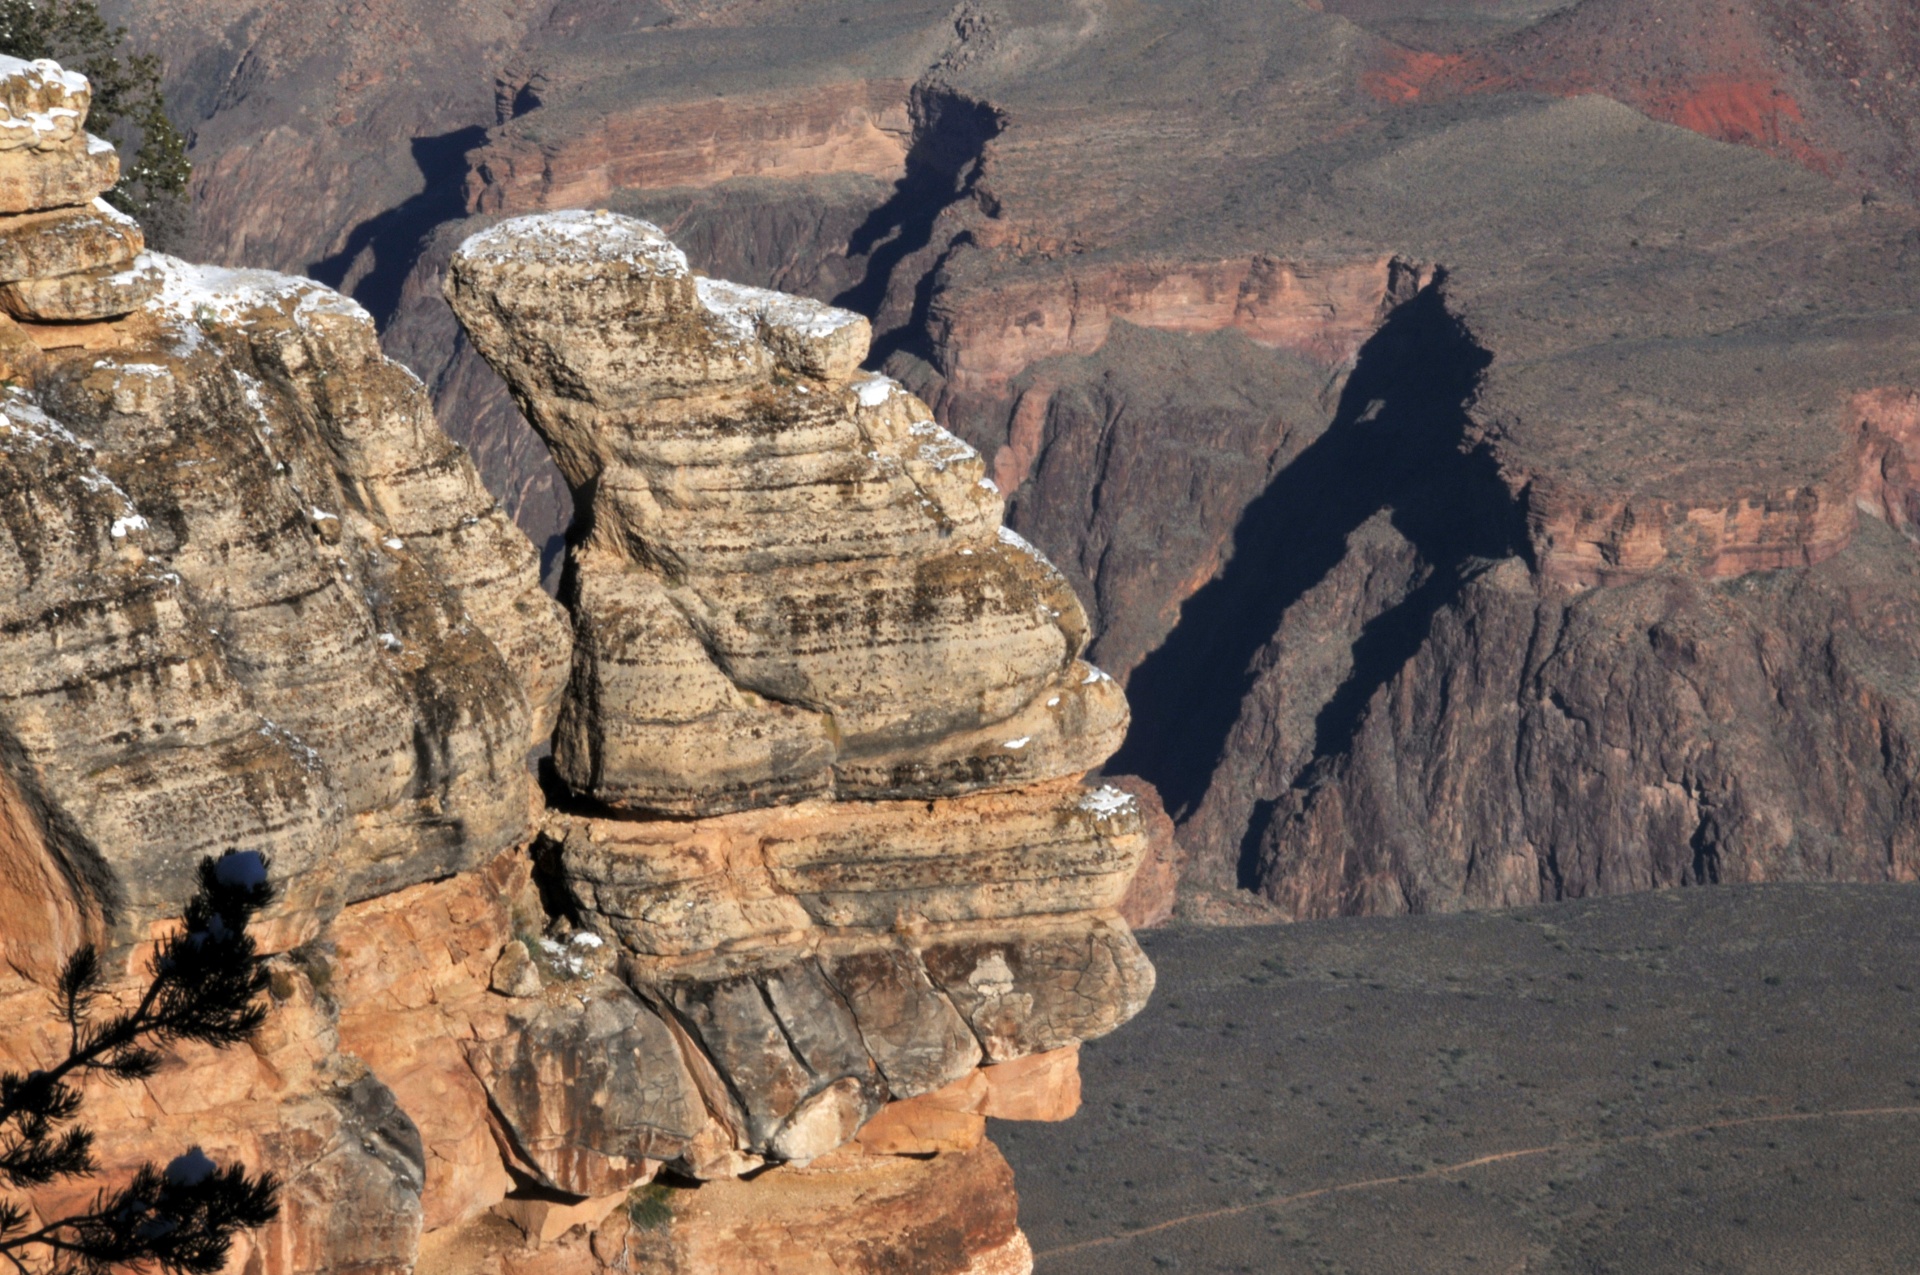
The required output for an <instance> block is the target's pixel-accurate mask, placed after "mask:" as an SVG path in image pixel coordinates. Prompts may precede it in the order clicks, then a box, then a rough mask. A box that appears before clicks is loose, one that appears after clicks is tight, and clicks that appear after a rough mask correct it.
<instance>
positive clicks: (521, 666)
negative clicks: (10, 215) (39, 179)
mask: <svg viewBox="0 0 1920 1275" xmlns="http://www.w3.org/2000/svg"><path fill="white" fill-rule="evenodd" d="M151 260H152V261H153V263H154V264H153V266H152V271H153V272H154V273H156V274H158V275H159V276H161V277H162V278H163V279H164V281H165V283H166V291H165V292H163V293H162V294H161V295H160V296H159V297H157V298H156V299H155V300H154V301H153V302H151V303H150V304H149V306H148V308H147V309H146V310H144V311H142V312H141V313H139V314H136V315H135V316H132V317H130V318H127V319H124V320H120V321H119V322H118V323H116V324H106V325H95V326H93V327H91V328H87V329H84V330H76V332H75V334H68V333H67V332H66V331H65V330H56V331H55V333H54V335H55V336H56V337H57V338H58V339H50V340H48V342H47V343H48V344H49V345H50V346H51V347H52V348H49V349H47V350H46V351H44V352H43V353H42V355H41V358H40V360H39V365H38V370H37V371H36V373H35V376H36V382H37V384H38V385H39V386H40V387H41V388H40V390H39V392H38V395H37V397H36V396H32V395H25V394H22V393H21V392H20V391H15V392H14V393H13V395H12V397H10V398H9V399H8V400H7V401H6V402H5V403H4V404H0V410H3V411H4V413H5V415H6V418H7V424H6V425H5V426H4V427H0V434H3V435H4V446H0V510H3V511H4V512H0V522H4V526H5V534H3V535H0V578H5V579H7V580H9V581H11V582H14V583H13V586H12V587H11V588H10V589H9V590H8V591H7V593H6V594H5V597H6V603H5V604H0V610H4V611H5V612H6V618H7V622H8V628H7V630H6V632H7V633H8V634H10V635H11V636H10V637H9V638H8V639H7V641H8V642H9V643H10V650H9V653H8V658H7V659H6V661H5V664H4V667H5V668H6V669H7V670H9V672H8V674H7V675H6V676H5V677H3V678H0V735H3V736H4V737H5V738H6V739H8V740H10V741H11V744H10V747H12V748H15V749H17V750H18V753H17V756H18V759H19V761H18V766H20V767H25V768H29V769H28V770H19V769H16V767H15V764H14V763H13V762H11V761H10V762H9V769H10V770H15V773H16V774H25V773H31V774H32V776H33V778H32V786H33V788H34V791H35V792H36V793H37V794H38V795H37V797H36V802H37V803H38V805H39V808H40V809H41V810H42V811H43V812H44V813H43V814H42V815H41V816H40V817H41V822H42V831H43V833H44V834H45V835H47V836H48V837H49V838H50V841H51V844H52V845H53V848H54V850H55V852H56V853H57V854H59V855H63V856H66V857H67V859H68V861H70V862H73V863H76V864H83V865H86V867H85V869H84V873H83V875H85V874H91V876H89V877H88V879H90V880H97V881H99V882H101V883H103V884H102V885H101V886H100V888H99V889H97V890H96V891H95V894H96V896H97V897H94V898H92V899H90V900H88V901H87V902H88V906H90V907H92V908H95V909H97V910H98V911H99V912H101V913H102V914H104V915H107V916H109V917H111V919H113V920H114V922H115V923H116V925H117V926H119V927H133V926H135V925H136V923H143V918H146V917H150V916H153V915H156V914H160V913H162V912H163V911H164V910H165V909H168V908H170V907H172V906H177V901H178V899H179V898H181V897H183V895H184V894H185V893H186V890H185V881H184V876H183V874H184V873H185V872H186V871H187V870H188V869H189V868H190V866H191V864H192V862H193V861H194V859H195V858H196V857H197V856H198V855H199V854H201V853H206V852H209V851H215V850H218V849H220V848H222V847H224V846H226V845H232V844H248V845H254V846H257V847H259V848H262V849H265V850H267V851H269V852H271V853H272V854H273V855H274V857H275V864H276V872H277V873H278V874H280V875H281V878H282V881H283V884H284V885H285V887H286V899H287V912H288V915H295V914H298V915H304V916H305V917H307V918H308V920H307V922H306V924H308V925H309V926H311V925H312V924H313V923H314V922H315V921H316V920H317V918H318V917H319V916H320V915H323V914H324V913H325V912H326V911H327V910H329V909H331V908H334V907H337V906H338V905H339V903H341V902H342V901H344V900H346V899H351V898H356V897H364V896H366V895H370V894H376V893H380V892H382V891H384V890H388V889H393V888H397V887H400V886H404V885H406V884H409V883H410V882H411V881H415V880H419V879H422V878H423V877H428V876H436V875H442V874H444V873H445V872H447V871H449V870H453V869H455V868H457V867H461V866H466V865H468V864H472V863H475V862H484V861H485V860H486V859H487V858H490V857H491V856H492V855H493V854H495V853H497V852H498V851H499V850H501V849H503V848H505V847H507V846H509V845H512V844H514V843H515V842H516V841H517V840H519V839H520V838H522V837H523V836H524V835H525V832H526V829H527V826H528V825H527V819H528V814H527V793H528V790H529V788H528V780H527V778H526V775H525V770H524V765H523V760H522V759H523V757H524V754H525V751H526V749H527V748H528V747H529V746H530V744H531V742H532V739H533V738H534V735H533V731H535V730H538V729H542V728H543V719H545V720H551V718H550V716H548V715H549V714H550V713H551V711H552V707H553V696H554V694H555V692H556V691H557V690H558V689H559V682H558V677H557V675H558V673H559V671H560V669H561V668H562V667H564V663H565V658H566V653H567V650H566V649H567V633H566V628H565V625H564V621H563V619H562V617H561V616H560V615H559V614H558V612H557V610H556V609H555V608H554V606H553V604H552V603H551V602H550V601H548V600H547V599H546V598H545V597H544V596H543V595H541V594H540V593H539V590H538V585H537V582H536V580H535V572H536V563H535V558H534V554H533V551H532V548H531V546H530V545H528V544H527V543H526V542H525V540H524V538H523V537H521V536H519V534H518V533H517V532H516V531H515V530H514V529H513V528H511V527H510V526H509V525H508V524H507V523H506V521H505V519H504V517H503V516H502V515H501V514H500V513H499V512H498V509H497V507H496V506H494V505H493V502H492V500H491V498H490V497H488V496H487V494H486V492H485V491H484V489H482V488H481V486H480V484H479V481H478V478H477V476H476V475H475V474H474V472H473V470H472V467H471V464H470V463H469V462H468V461H467V460H466V458H465V457H464V456H463V455H462V454H461V453H459V452H458V451H457V450H456V449H455V448H453V446H452V444H451V443H449V442H448V441H447V439H446V438H445V436H444V435H443V434H441V433H440V432H439V430H438V428H437V427H436V426H435V425H434V422H433V419H432V415H431V409H430V407H429V406H428V404H427V402H426V398H425V393H424V390H423V388H422V387H421V386H420V385H419V383H418V382H417V381H416V380H414V379H413V378H412V377H410V376H409V375H407V374H406V373H405V372H404V371H402V370H401V369H399V368H398V367H397V366H395V365H393V364H391V363H388V362H387V361H386V360H385V359H384V358H383V357H381V355H380V353H379V348H378V344H377V340H376V337H375V334H374V331H373V327H372V324H371V321H370V320H369V319H368V318H367V316H366V314H365V312H364V311H361V310H360V309H359V308H358V307H357V306H354V305H352V303H350V302H347V301H345V300H344V299H342V298H340V297H338V296H336V295H335V294H333V293H331V292H328V291H327V290H325V289H322V288H320V287H319V286H318V285H315V284H311V283H308V282H305V281H298V280H291V279H287V278H285V277H284V276H276V275H267V274H263V273H262V274H248V273H245V272H223V271H208V270H200V269H197V268H193V267H187V266H185V265H183V264H182V263H178V262H172V261H171V260H170V259H166V258H152V259H151ZM69 277H71V276H69ZM34 331H35V333H36V335H44V334H42V333H41V332H40V330H39V329H35V330H34ZM88 332H91V333H92V334H93V337H89V336H88V335H86V334H87V333H88ZM94 337H97V338H98V339H94ZM67 342H72V343H71V344H68V343H67ZM482 626H484V629H483V627H482ZM489 631H490V632H491V633H492V634H498V635H499V638H500V641H499V642H498V643H496V642H495V641H494V640H493V638H492V637H491V636H490V633H489ZM509 660H511V663H509ZM543 670H544V671H543ZM83 687H84V688H87V689H86V691H85V692H84V693H77V688H83ZM131 723H138V726H137V727H131V726H130V725H129V724H131ZM120 932H121V933H126V932H128V928H122V929H121V930H120Z"/></svg>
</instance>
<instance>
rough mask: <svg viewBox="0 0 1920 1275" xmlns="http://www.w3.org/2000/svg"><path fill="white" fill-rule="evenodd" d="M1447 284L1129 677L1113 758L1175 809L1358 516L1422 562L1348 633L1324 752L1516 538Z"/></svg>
mask: <svg viewBox="0 0 1920 1275" xmlns="http://www.w3.org/2000/svg"><path fill="white" fill-rule="evenodd" d="M1443 286H1444V277H1443V278H1441V279H1436V281H1435V282H1434V283H1433V284H1431V285H1429V286H1428V287H1427V288H1426V289H1424V290H1423V291H1422V292H1420V293H1419V294H1418V295H1417V296H1415V297H1414V298H1413V299H1411V300H1409V301H1407V302H1406V303H1405V304H1403V305H1402V306H1400V307H1399V308H1398V309H1397V310H1395V311H1394V312H1393V314H1392V315H1391V316H1389V318H1388V319H1387V321H1386V322H1385V323H1384V324H1383V325H1382V326H1381V328H1380V330H1379V331H1378V332H1376V333H1375V334H1374V335H1373V337H1372V338H1371V339H1370V340H1369V341H1368V342H1367V343H1366V345H1365V346H1363V347H1362V348H1361V350H1360V353H1359V356H1358V359H1357V361H1356V363H1355V366H1354V370H1353V374H1352V376H1351V377H1349V378H1348V380H1347V384H1346V386H1345V388H1344V389H1343V391H1342V392H1341V396H1340V402H1339V405H1338V408H1337V410H1336V411H1335V414H1334V419H1333V423H1332V424H1331V425H1329V426H1328V427H1327V430H1326V432H1325V433H1324V434H1322V435H1321V436H1320V437H1319V438H1318V439H1317V440H1315V441H1314V443H1313V444H1312V445H1310V446H1309V447H1308V448H1307V449H1306V450H1305V451H1303V452H1302V453H1301V454H1300V455H1299V456H1298V457H1297V458H1296V459H1295V460H1294V461H1293V462H1292V463H1291V464H1290V465H1288V466H1287V467H1286V468H1285V469H1283V470H1282V471H1281V472H1280V473H1279V474H1277V475H1276V476H1275V477H1274V479H1273V481H1272V482H1271V483H1270V484H1268V486H1267V489H1266V490H1265V491H1264V492H1262V493H1261V494H1260V495H1259V496H1258V497H1256V498H1255V499H1254V500H1253V501H1252V502H1251V503H1250V504H1249V505H1248V506H1247V508H1246V510H1245V511H1244V512H1243V513H1242V515H1241V519H1240V524H1239V526H1238V527H1237V528H1235V531H1234V538H1233V554H1232V556H1231V558H1230V559H1229V560H1228V562H1227V564H1226V566H1225V567H1223V568H1222V569H1221V571H1220V573H1219V574H1218V575H1216V576H1215V577H1214V578H1213V579H1212V580H1211V581H1209V582H1208V583H1207V584H1206V585H1205V586H1204V587H1202V588H1201V589H1200V590H1199V591H1198V592H1196V593H1195V594H1194V595H1193V596H1192V597H1191V598H1189V599H1188V600H1187V602H1186V604H1185V605H1184V606H1183V607H1182V608H1181V612H1180V620H1179V623H1178V624H1177V625H1176V626H1175V627H1174V630H1173V632H1172V633H1170V634H1169V635H1168V637H1167V640H1166V641H1165V642H1164V643H1162V644H1161V646H1160V647H1159V648H1158V649H1157V650H1155V651H1154V652H1153V653H1152V654H1151V655H1149V656H1148V657H1147V658H1146V659H1145V660H1143V661H1142V662H1141V664H1140V666H1139V668H1138V669H1136V670H1135V671H1134V673H1133V676H1132V678H1131V679H1130V680H1129V682H1128V686H1127V696H1128V699H1129V700H1130V701H1131V702H1132V704H1133V726H1132V728H1131V730H1129V732H1128V734H1127V739H1126V743H1125V744H1124V745H1123V746H1122V747H1121V749H1120V751H1119V753H1117V754H1116V755H1115V756H1114V758H1113V760H1112V761H1111V762H1109V763H1108V766H1107V769H1108V770H1109V771H1111V772H1114V773H1132V774H1138V775H1142V776H1144V777H1145V778H1147V779H1149V780H1151V781H1152V782H1153V783H1154V784H1155V786H1157V787H1158V788H1159V790H1160V793H1161V796H1162V798H1163V799H1164V800H1165V802H1166V805H1167V809H1168V811H1169V812H1171V813H1172V814H1173V815H1174V817H1175V818H1176V819H1184V818H1186V817H1187V816H1188V815H1190V814H1191V813H1192V812H1193V809H1194V807H1195V806H1196V805H1197V804H1198V802H1199V800H1200V798H1201V796H1202V795H1203V794H1204V793H1205V792H1206V789H1207V785H1208V783H1209V781H1210V780H1211V778H1212V776H1213V773H1214V771H1215V769H1216V768H1217V767H1218V765H1219V763H1220V759H1221V754H1222V752H1223V749H1224V747H1225V744H1226V740H1227V736H1228V734H1229V733H1230V732H1231V731H1232V729H1233V726H1234V723H1235V721H1236V720H1237V719H1238V717H1239V715H1240V712H1241V709H1242V705H1243V703H1244V701H1245V699H1246V696H1247V694H1248V692H1249V691H1250V690H1251V689H1252V686H1253V683H1254V681H1255V679H1256V677H1257V676H1258V670H1257V669H1256V667H1255V659H1256V657H1257V656H1258V655H1259V654H1260V652H1261V650H1262V649H1263V648H1264V647H1266V645H1267V644H1268V643H1269V642H1271V641H1272V639H1273V636H1274V632H1275V630H1276V629H1277V628H1278V627H1279V624H1280V621H1281V619H1282V617H1284V616H1285V614H1286V612H1287V610H1288V609H1289V608H1290V607H1292V606H1293V605H1294V604H1295V603H1296V602H1298V601H1299V600H1300V599H1301V598H1302V597H1303V596H1304V595H1305V594H1306V593H1307V592H1308V591H1309V590H1310V589H1312V588H1313V587H1314V586H1315V585H1317V584H1319V583H1320V582H1321V581H1322V580H1323V579H1325V578H1326V576H1327V574H1328V572H1330V571H1332V570H1333V568H1334V567H1335V565H1336V564H1338V563H1339V562H1340V560H1341V559H1342V558H1343V557H1344V556H1345V554H1346V551H1347V539H1348V536H1349V535H1351V534H1352V532H1353V531H1355V530H1356V529H1357V528H1359V527H1360V525H1361V524H1363V523H1365V522H1366V521H1367V520H1368V519H1369V518H1371V517H1373V516H1374V515H1375V514H1376V513H1379V512H1380V511H1381V510H1387V511H1389V512H1390V516H1391V518H1392V520H1393V524H1394V527H1395V528H1396V529H1397V530H1398V531H1399V532H1400V534H1402V535H1403V536H1405V537H1406V538H1407V539H1408V541H1410V542H1411V543H1412V544H1413V545H1414V546H1415V548H1416V549H1417V550H1418V551H1419V552H1420V554H1421V555H1422V558H1423V559H1424V561H1425V563H1426V565H1427V568H1428V572H1429V573H1428V574H1427V575H1426V576H1425V578H1424V579H1423V580H1422V581H1421V582H1420V583H1419V584H1418V585H1417V586H1416V587H1415V588H1414V589H1413V591H1412V592H1411V593H1409V594H1408V595H1407V596H1406V597H1405V598H1403V599H1402V600H1401V601H1400V602H1399V603H1398V604H1396V605H1395V606H1393V607H1390V608H1388V609H1387V610H1386V611H1384V612H1382V613H1381V614H1379V615H1377V616H1375V617H1374V618H1373V619H1371V620H1369V621H1368V622H1367V624H1366V626H1365V627H1364V629H1363V630H1362V632H1361V634H1360V636H1359V638H1358V639H1357V640H1356V641H1355V642H1354V644H1353V649H1352V650H1353V667H1352V671H1351V672H1350V674H1349V675H1348V677H1347V680H1346V681H1345V682H1344V683H1343V684H1342V685H1341V686H1340V687H1339V688H1338V689H1337V690H1336V691H1335V692H1334V693H1333V694H1332V696H1331V697H1330V698H1329V699H1328V700H1327V701H1326V703H1325V704H1324V705H1323V706H1322V707H1321V710H1320V712H1319V715H1318V718H1317V720H1316V723H1315V739H1314V751H1315V755H1316V758H1319V759H1327V758H1332V757H1336V756H1338V755H1340V754H1341V753H1343V752H1344V751H1345V750H1346V748H1347V747H1348V746H1349V744H1350V743H1351V741H1352V739H1353V736H1354V732H1355V731H1356V730H1357V729H1358V727H1359V725H1360V723H1361V720H1362V718H1363V716H1364V714H1365V711H1366V706H1367V704H1368V702H1369V701H1370V700H1371V699H1372V698H1373V695H1374V693H1375V692H1376V691H1377V690H1379V689H1380V688H1381V687H1382V686H1384V685H1386V684H1387V683H1388V682H1389V681H1391V680H1392V678H1393V677H1394V675H1395V674H1396V673H1398V672H1399V670H1400V669H1401V668H1402V667H1404V666H1405V664H1406V662H1407V661H1408V660H1409V659H1410V658H1411V657H1412V656H1413V654H1414V652H1415V651H1416V650H1418V649H1419V646H1420V644H1421V642H1422V641H1424V640H1425V638H1426V635H1427V631H1428V628H1429V626H1430V624H1431V622H1432V620H1433V617H1434V616H1435V615H1436V614H1437V613H1438V612H1439V611H1440V610H1441V608H1443V607H1445V606H1446V605H1447V604H1448V603H1449V602H1450V601H1452V599H1453V598H1454V597H1455V596H1456V595H1457V594H1458V592H1459V589H1460V586H1461V584H1462V582H1463V579H1464V576H1465V574H1466V573H1467V572H1468V571H1470V570H1471V568H1472V565H1473V563H1474V562H1475V561H1476V560H1485V559H1495V558H1503V557H1507V556H1510V555H1512V554H1514V553H1516V552H1518V551H1519V550H1520V549H1521V548H1522V546H1524V544H1525V535H1524V530H1525V529H1524V526H1523V525H1522V523H1521V521H1520V513H1519V510H1518V509H1517V507H1516V506H1515V505H1514V503H1513V501H1512V499H1511V497H1510V496H1509V495H1508V494H1507V491H1506V488H1505V487H1504V486H1503V485H1502V484H1501V482H1500V479H1499V475H1498V474H1497V473H1496V472H1495V469H1494V465H1493V462H1492V460H1491V458H1490V457H1488V456H1487V455H1486V454H1485V453H1484V452H1479V451H1469V450H1466V449H1465V444H1464V427H1465V424H1466V410H1465V408H1466V403H1467V401H1468V399H1469V398H1470V396H1471V395H1472V393H1473V391H1474V387H1475V385H1476V384H1477V383H1478V380H1479V377H1480V373H1481V372H1482V371H1483V370H1484V369H1485V368H1486V366H1487V364H1488V363H1489V362H1490V361H1491V355H1489V354H1488V353H1487V352H1486V351H1485V350H1483V349H1481V348H1480V347H1479V346H1478V345H1477V344H1475V343H1474V341H1473V338H1472V337H1471V335H1469V334H1468V333H1467V331H1466V330H1465V328H1463V327H1462V326H1461V324H1460V323H1459V322H1458V321H1457V320H1456V319H1454V318H1453V316H1452V315H1450V314H1448V313H1447V310H1446V305H1445V302H1444V300H1443V299H1442V296H1441V289H1442V287H1443ZM1314 769H1316V767H1309V771H1312V770H1314ZM1270 804H1271V803H1262V805H1270ZM1256 822H1259V820H1258V819H1257V818H1256ZM1247 866H1248V865H1246V864H1245V862H1244V859H1243V863H1242V866H1241V871H1242V877H1243V878H1244V877H1245V876H1246V875H1247ZM1242 884H1246V882H1245V880H1244V879H1243V882H1242Z"/></svg>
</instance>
